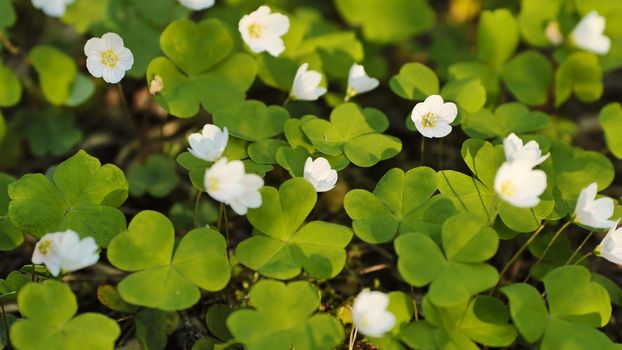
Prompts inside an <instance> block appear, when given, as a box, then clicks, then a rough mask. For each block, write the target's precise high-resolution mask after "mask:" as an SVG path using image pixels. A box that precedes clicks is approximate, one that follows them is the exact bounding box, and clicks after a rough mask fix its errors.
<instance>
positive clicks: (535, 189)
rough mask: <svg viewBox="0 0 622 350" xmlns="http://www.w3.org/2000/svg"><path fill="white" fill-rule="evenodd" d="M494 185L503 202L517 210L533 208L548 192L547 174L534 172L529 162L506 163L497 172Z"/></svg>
mask: <svg viewBox="0 0 622 350" xmlns="http://www.w3.org/2000/svg"><path fill="white" fill-rule="evenodd" d="M494 185H495V192H497V195H499V197H501V199H502V200H504V201H506V202H508V203H510V204H511V205H513V206H515V207H517V208H533V207H535V206H536V205H538V203H540V198H539V197H540V196H541V195H542V193H544V190H546V185H547V184H546V173H545V172H544V171H542V170H534V169H533V167H532V165H531V162H530V161H529V160H525V159H519V160H516V161H514V162H505V163H503V164H502V165H501V167H500V168H499V170H498V171H497V175H496V176H495V184H494Z"/></svg>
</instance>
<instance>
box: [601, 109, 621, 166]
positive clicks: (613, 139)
mask: <svg viewBox="0 0 622 350" xmlns="http://www.w3.org/2000/svg"><path fill="white" fill-rule="evenodd" d="M598 119H599V120H600V125H602V127H603V130H604V131H605V140H606V141H607V147H609V150H610V151H611V153H612V154H613V155H614V156H615V157H616V158H618V159H622V138H620V135H622V105H620V104H619V103H610V104H608V105H606V106H605V107H603V109H602V110H601V111H600V114H599V115H598Z"/></svg>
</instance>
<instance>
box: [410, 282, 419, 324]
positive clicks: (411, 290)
mask: <svg viewBox="0 0 622 350" xmlns="http://www.w3.org/2000/svg"><path fill="white" fill-rule="evenodd" d="M410 294H411V295H412V298H413V309H414V310H413V313H414V314H415V321H419V307H418V306H417V298H416V294H415V288H414V287H413V286H412V285H411V286H410Z"/></svg>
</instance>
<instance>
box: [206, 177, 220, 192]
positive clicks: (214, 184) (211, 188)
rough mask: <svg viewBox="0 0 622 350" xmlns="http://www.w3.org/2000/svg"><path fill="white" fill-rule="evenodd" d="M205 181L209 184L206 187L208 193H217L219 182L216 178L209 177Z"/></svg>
mask: <svg viewBox="0 0 622 350" xmlns="http://www.w3.org/2000/svg"><path fill="white" fill-rule="evenodd" d="M207 181H208V182H209V185H208V186H207V191H208V192H215V191H218V189H219V188H220V186H219V182H220V181H219V180H218V178H217V177H214V176H209V177H208V178H207Z"/></svg>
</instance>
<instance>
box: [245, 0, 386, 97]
mask: <svg viewBox="0 0 622 350" xmlns="http://www.w3.org/2000/svg"><path fill="white" fill-rule="evenodd" d="M238 30H239V31H240V34H241V35H242V39H243V40H244V42H245V43H246V45H247V46H248V47H249V48H250V49H251V51H253V52H256V53H260V52H268V53H269V54H270V55H272V56H275V57H278V56H279V55H280V54H281V53H283V51H285V43H284V42H283V39H282V36H283V35H285V34H287V32H288V31H289V18H288V17H287V16H285V15H283V14H280V13H272V12H271V9H270V8H269V7H268V6H261V7H259V8H258V9H257V10H255V11H253V12H251V13H249V14H248V15H245V16H244V17H242V19H241V20H240V22H239V24H238ZM321 82H322V74H321V73H320V72H317V71H314V70H309V64H308V63H303V64H302V65H300V67H298V70H297V71H296V75H295V77H294V82H293V84H292V88H291V91H290V98H292V99H294V100H301V101H315V100H317V99H318V98H320V97H321V96H322V95H324V94H325V93H326V91H327V90H326V87H324V86H321V85H320V84H321ZM378 84H379V82H378V80H377V79H375V78H370V77H369V76H367V73H365V68H363V66H361V65H359V64H356V63H355V64H353V65H352V67H351V68H350V72H349V74H348V88H347V92H346V97H345V99H346V100H349V99H350V98H352V97H354V96H355V95H357V94H361V93H364V92H367V91H371V90H373V89H375V88H376V87H377V86H378Z"/></svg>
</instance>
